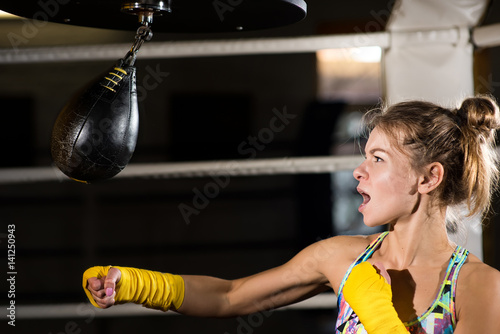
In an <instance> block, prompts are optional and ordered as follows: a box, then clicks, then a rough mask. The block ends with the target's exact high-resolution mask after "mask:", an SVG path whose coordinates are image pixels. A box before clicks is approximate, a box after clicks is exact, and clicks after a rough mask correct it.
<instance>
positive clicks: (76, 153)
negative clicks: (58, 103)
mask: <svg viewBox="0 0 500 334" xmlns="http://www.w3.org/2000/svg"><path fill="white" fill-rule="evenodd" d="M138 131H139V108H138V104H137V89H136V69H135V67H133V66H125V65H124V61H123V60H120V61H119V62H118V64H117V65H115V66H114V67H113V68H111V69H110V71H108V72H107V73H106V74H105V75H103V76H101V77H99V78H98V79H97V80H96V81H94V82H93V83H91V84H90V85H89V86H88V87H87V88H85V89H84V90H83V92H81V93H78V94H76V95H75V96H73V98H72V99H71V100H70V101H69V102H68V104H67V105H66V106H65V107H64V108H63V110H62V111H61V112H60V114H59V116H58V117H57V120H56V122H55V124H54V128H53V131H52V140H51V153H52V158H53V160H54V163H55V164H56V165H57V167H58V168H59V169H60V170H61V171H62V172H63V173H64V174H66V175H67V176H68V177H70V178H72V179H74V180H76V181H80V182H85V183H91V182H95V181H100V180H105V179H109V178H111V177H113V176H115V175H116V174H118V173H119V172H120V171H121V170H123V169H124V168H125V166H126V165H127V164H128V162H129V161H130V158H131V157H132V154H133V152H134V149H135V145H136V142H137V134H138Z"/></svg>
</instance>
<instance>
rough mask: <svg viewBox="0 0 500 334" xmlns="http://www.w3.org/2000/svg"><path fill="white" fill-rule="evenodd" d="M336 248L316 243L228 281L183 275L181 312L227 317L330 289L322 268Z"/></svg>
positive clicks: (329, 260) (278, 305)
mask: <svg viewBox="0 0 500 334" xmlns="http://www.w3.org/2000/svg"><path fill="white" fill-rule="evenodd" d="M332 253H333V250H332V249H330V248H329V247H328V246H327V245H326V242H319V243H315V244H313V245H311V246H309V247H307V248H306V249H304V250H303V251H301V252H300V253H299V254H297V255H296V256H295V257H294V258H292V259H291V260H290V261H288V262H287V263H285V264H283V265H281V266H279V267H276V268H272V269H269V270H266V271H264V272H261V273H258V274H255V275H252V276H248V277H244V278H240V279H236V280H232V281H228V280H222V279H218V278H214V277H206V276H183V278H184V281H185V285H186V292H185V298H184V303H183V304H182V306H181V307H180V308H179V310H178V311H179V312H180V313H183V314H188V315H194V316H214V317H227V316H237V315H243V314H249V313H253V312H258V311H263V310H269V309H274V308H277V307H280V306H284V305H289V304H292V303H295V302H297V301H300V300H304V299H307V298H309V297H311V296H313V295H316V294H318V293H320V292H323V291H326V290H327V289H329V287H330V286H329V282H328V279H327V277H326V276H325V275H324V273H323V271H322V268H323V266H324V264H325V263H327V262H329V263H330V265H334V264H333V263H332V261H331V260H334V256H332Z"/></svg>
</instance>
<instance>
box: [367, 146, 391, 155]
mask: <svg viewBox="0 0 500 334" xmlns="http://www.w3.org/2000/svg"><path fill="white" fill-rule="evenodd" d="M369 152H370V154H372V155H373V154H374V153H376V152H382V153H385V154H387V155H390V153H389V152H387V151H386V150H384V149H383V148H378V147H375V148H372V149H371V150H370V151H369Z"/></svg>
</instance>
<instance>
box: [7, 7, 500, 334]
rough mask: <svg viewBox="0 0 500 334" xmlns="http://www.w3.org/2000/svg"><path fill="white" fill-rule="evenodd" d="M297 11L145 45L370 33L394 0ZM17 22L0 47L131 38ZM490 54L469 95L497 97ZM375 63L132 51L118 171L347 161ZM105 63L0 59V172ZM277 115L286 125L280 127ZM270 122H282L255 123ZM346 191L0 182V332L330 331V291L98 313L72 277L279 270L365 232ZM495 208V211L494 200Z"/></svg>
mask: <svg viewBox="0 0 500 334" xmlns="http://www.w3.org/2000/svg"><path fill="white" fill-rule="evenodd" d="M307 4H308V13H307V17H306V19H304V20H303V21H301V22H298V23H296V24H293V25H290V26H285V27H280V28H274V29H267V30H260V31H254V32H245V31H243V32H235V33H227V34H215V33H213V34H169V33H155V34H154V37H153V40H152V42H159V41H164V42H168V41H190V40H191V41H197V40H217V39H233V38H256V37H258V38H260V37H297V36H311V35H318V36H320V35H324V34H344V33H360V32H375V31H383V30H384V28H385V23H386V21H387V19H388V16H389V14H390V12H391V10H392V5H393V2H392V1H380V0H371V1H367V0H363V1H356V2H353V1H351V2H349V1H344V2H337V1H335V2H334V1H322V0H308V1H307ZM498 22H500V5H499V3H498V2H492V3H491V7H490V9H489V11H488V14H487V15H486V16H485V17H484V19H483V21H482V23H481V24H484V25H486V24H492V23H498ZM28 28H29V26H28V25H27V23H26V21H25V20H23V19H19V18H11V17H8V16H6V17H4V18H2V19H0V48H2V49H5V50H12V48H14V45H16V46H15V47H18V48H20V49H21V48H24V47H29V48H32V47H49V46H62V45H65V46H81V45H107V44H116V43H130V45H131V44H132V42H133V40H134V35H135V33H134V32H133V31H116V30H107V29H96V28H85V27H77V26H69V25H61V24H55V23H47V24H46V25H44V26H43V27H36V26H35V29H34V30H28ZM153 31H154V24H153ZM127 51H128V50H127V49H124V50H123V55H125V53H126V52H127ZM499 52H500V50H499V49H498V48H491V49H482V50H476V51H475V70H476V77H475V80H476V82H475V87H476V91H477V92H481V93H490V94H492V95H494V96H495V97H497V98H499V97H500V63H499V62H498V61H497V60H498V59H500V54H499ZM381 56H382V52H381V50H380V48H378V47H369V48H357V49H334V50H321V51H318V52H310V53H295V54H272V55H248V56H245V55H242V56H224V57H189V58H169V59H141V56H140V52H139V57H138V60H137V62H136V66H137V74H138V75H137V84H138V87H140V89H139V101H140V105H139V107H140V126H139V138H138V143H137V147H136V150H135V153H134V156H133V157H132V160H131V164H133V163H151V162H186V161H214V160H249V159H265V158H281V157H300V156H329V155H353V154H357V153H359V147H358V144H359V143H360V142H362V139H361V138H360V135H359V132H358V130H359V120H360V118H361V116H362V114H363V112H365V111H366V110H368V109H370V108H372V107H374V106H376V105H377V104H379V103H380V101H381V99H382V96H383V92H382V68H381V64H380V61H381ZM113 63H114V61H109V60H100V61H92V60H88V61H66V62H43V63H19V64H9V63H1V64H0V112H1V116H2V120H1V121H0V143H2V152H1V153H2V154H1V157H0V167H1V168H2V169H0V173H2V170H3V169H6V168H25V167H47V166H52V160H51V155H50V135H51V131H52V126H53V124H54V121H55V119H56V117H57V114H58V113H59V111H60V110H61V108H62V107H63V106H64V105H65V103H66V102H67V101H68V100H69V98H70V97H71V96H72V95H73V94H74V93H75V92H76V91H78V90H79V89H80V88H81V87H82V86H84V85H85V84H86V83H87V82H89V81H90V80H92V79H94V78H95V77H97V76H99V75H100V74H101V73H102V72H104V71H106V70H107V69H108V68H109V67H110V66H112V65H113ZM451 80H454V78H450V81H451ZM277 115H288V118H286V117H285V120H286V121H283V119H282V118H280V117H279V116H277ZM277 118H278V119H280V120H281V121H282V123H276V124H278V125H282V126H279V127H278V129H279V130H278V131H271V132H270V131H269V129H270V128H271V122H276V119H277ZM53 168H56V167H53ZM214 185H216V186H214ZM355 185H356V183H355V182H354V179H353V178H352V171H346V172H336V173H331V174H306V175H273V176H251V177H250V176H248V177H233V176H231V177H227V178H224V179H214V178H212V177H200V178H182V179H161V178H160V179H158V178H149V179H148V178H135V179H119V178H116V179H111V180H109V181H106V182H102V183H98V184H92V185H84V184H80V183H77V182H73V181H70V180H66V179H58V180H57V181H47V182H34V183H23V182H19V183H14V184H1V185H0V242H1V243H0V248H1V252H2V253H3V254H5V255H3V256H2V258H3V261H4V262H3V263H2V268H5V269H4V270H3V272H2V274H1V275H3V276H2V277H3V278H2V280H1V281H2V283H1V284H2V285H0V289H1V296H2V297H1V299H0V305H7V303H8V302H9V299H7V291H8V285H7V284H6V276H7V272H8V270H7V268H6V267H7V262H8V261H7V259H6V254H7V240H8V236H7V235H8V226H9V225H13V224H14V225H15V240H16V259H15V262H16V264H15V265H16V270H17V276H16V285H15V302H16V305H17V306H18V307H19V308H18V314H17V316H18V318H17V319H16V328H9V327H10V326H7V324H6V317H5V316H3V317H2V318H3V319H2V322H0V326H1V327H2V329H1V330H0V331H1V332H4V328H6V330H9V329H13V330H15V332H22V333H54V334H55V333H58V334H59V333H109V334H111V333H145V332H155V331H160V330H162V331H168V332H170V333H180V332H184V333H192V332H195V331H196V332H200V331H202V332H203V333H221V334H222V333H224V334H225V333H230V334H233V333H245V334H250V333H276V332H283V333H284V332H287V333H305V332H307V333H332V332H333V330H334V323H335V315H336V310H335V308H334V307H333V306H334V305H335V302H336V300H335V298H334V297H332V298H331V299H332V300H331V305H332V307H327V308H313V309H308V310H304V309H300V310H297V309H290V310H283V311H276V312H273V313H265V314H264V313H262V314H260V315H259V314H258V315H254V316H253V317H244V318H238V319H224V320H220V319H193V318H189V317H183V316H175V315H173V316H170V315H168V316H158V315H156V314H155V315H150V314H147V315H141V316H139V315H133V316H127V317H124V316H120V315H116V316H110V317H103V316H100V314H97V313H96V312H95V311H94V310H93V309H92V308H90V307H88V305H87V303H86V297H85V295H84V293H83V290H82V288H81V275H82V273H83V271H84V270H85V269H86V268H87V267H90V266H94V265H108V264H115V265H121V266H133V267H140V268H147V269H152V270H158V271H164V272H173V273H179V274H206V275H214V276H218V277H222V278H228V279H231V278H236V277H241V276H244V275H249V274H253V273H256V272H259V271H262V270H265V269H268V268H271V267H274V266H277V265H280V264H282V263H284V262H285V261H287V260H288V259H290V258H291V257H292V256H293V255H294V254H296V253H297V252H298V251H299V250H300V249H302V248H303V247H304V246H306V245H308V244H311V243H313V242H315V241H317V240H320V239H324V238H328V237H330V236H333V235H337V234H357V233H373V232H377V231H376V230H369V229H366V228H365V227H363V224H362V219H361V217H360V216H359V215H358V213H357V209H356V208H357V206H358V205H359V204H360V202H361V197H360V196H359V195H357V194H356V193H355ZM207 192H208V194H207ZM200 193H201V194H202V195H203V194H204V195H205V197H206V198H205V199H206V201H204V200H203V196H200V195H199V194H200ZM195 201H201V202H195ZM196 203H198V204H199V206H202V208H198V209H196V210H194V209H193V210H188V211H185V210H183V209H182V208H184V209H185V208H186V207H189V208H195V204H196ZM200 203H201V204H200ZM494 208H495V210H496V211H497V212H498V211H499V203H498V200H495V203H494ZM186 212H189V214H186ZM489 220H490V221H491V222H490V224H489V225H488V226H486V227H485V228H484V233H483V242H484V249H483V250H484V259H485V262H486V263H488V264H490V265H492V266H494V267H496V268H499V269H500V250H499V249H498V244H495V240H496V239H497V238H498V237H500V228H499V227H498V223H497V222H496V220H498V218H497V217H496V216H491V217H490V218H489ZM41 305H51V306H53V305H69V306H68V307H72V308H74V312H73V313H74V314H76V315H75V316H64V317H58V316H57V315H55V316H53V317H48V316H46V317H44V318H36V317H35V316H29V317H25V318H23V314H22V310H21V306H41ZM4 312H5V311H4ZM35 313H36V312H35ZM2 314H4V313H2ZM7 320H8V319H7Z"/></svg>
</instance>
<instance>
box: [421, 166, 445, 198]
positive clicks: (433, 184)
mask: <svg viewBox="0 0 500 334" xmlns="http://www.w3.org/2000/svg"><path fill="white" fill-rule="evenodd" d="M443 177H444V168H443V165H441V164H440V163H439V162H433V163H431V164H429V165H427V166H426V167H425V169H424V173H423V174H422V176H421V177H420V180H419V184H418V192H419V193H421V194H428V193H430V192H431V191H433V190H434V189H436V188H437V187H438V186H439V185H440V184H441V182H442V181H443Z"/></svg>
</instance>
